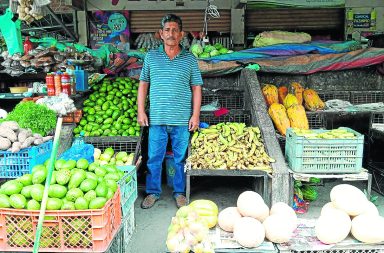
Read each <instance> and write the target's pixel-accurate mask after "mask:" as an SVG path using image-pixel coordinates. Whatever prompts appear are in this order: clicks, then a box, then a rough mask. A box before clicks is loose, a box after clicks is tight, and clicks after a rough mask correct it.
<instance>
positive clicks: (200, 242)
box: [166, 200, 218, 253]
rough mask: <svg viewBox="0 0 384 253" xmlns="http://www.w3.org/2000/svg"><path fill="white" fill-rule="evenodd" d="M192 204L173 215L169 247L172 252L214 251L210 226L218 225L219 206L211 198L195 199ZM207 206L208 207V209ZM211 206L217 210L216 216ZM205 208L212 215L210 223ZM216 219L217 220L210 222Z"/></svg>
mask: <svg viewBox="0 0 384 253" xmlns="http://www.w3.org/2000/svg"><path fill="white" fill-rule="evenodd" d="M193 203H194V204H193ZM191 204H192V205H191ZM191 204H190V205H188V206H183V207H181V208H180V209H179V210H177V212H176V216H175V217H172V221H171V224H170V225H169V227H168V235H167V241H166V245H167V248H168V250H169V251H170V252H171V253H176V252H191V251H193V252H194V253H214V252H215V250H214V245H213V243H212V242H211V241H210V239H209V236H208V234H209V228H210V227H214V226H215V225H216V222H217V212H218V208H217V206H216V204H215V203H214V202H212V201H209V200H195V201H194V202H192V203H191ZM207 207H208V209H206V208H207ZM211 208H213V209H215V210H216V211H215V213H216V217H214V216H215V215H214V213H211V211H212V209H211ZM205 210H208V213H210V214H211V215H212V216H211V218H209V221H208V223H207V216H206V214H205ZM213 211H214V210H213ZM212 218H213V219H212ZM214 219H216V222H215V223H211V224H209V222H212V221H213V220H214Z"/></svg>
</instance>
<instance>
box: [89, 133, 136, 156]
mask: <svg viewBox="0 0 384 253" xmlns="http://www.w3.org/2000/svg"><path fill="white" fill-rule="evenodd" d="M140 139H141V138H140V137H137V136H116V137H110V136H101V137H85V138H84V141H85V142H86V143H89V144H92V145H93V146H94V147H95V148H98V149H101V150H104V149H106V148H108V147H111V148H113V149H114V150H115V152H120V151H125V152H128V153H133V152H135V151H136V146H137V143H138V142H139V141H140Z"/></svg>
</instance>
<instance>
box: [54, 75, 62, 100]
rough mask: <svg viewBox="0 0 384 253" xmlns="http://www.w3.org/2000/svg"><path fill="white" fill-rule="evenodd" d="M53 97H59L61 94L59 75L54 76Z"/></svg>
mask: <svg viewBox="0 0 384 253" xmlns="http://www.w3.org/2000/svg"><path fill="white" fill-rule="evenodd" d="M54 78H55V79H54V80H55V95H56V96H59V95H60V93H61V73H56V74H55V77H54Z"/></svg>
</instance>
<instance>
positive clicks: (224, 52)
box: [219, 47, 229, 54]
mask: <svg viewBox="0 0 384 253" xmlns="http://www.w3.org/2000/svg"><path fill="white" fill-rule="evenodd" d="M228 51H229V50H228V48H225V47H223V48H220V50H219V53H220V54H226V53H228Z"/></svg>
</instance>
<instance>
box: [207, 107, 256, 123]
mask: <svg viewBox="0 0 384 253" xmlns="http://www.w3.org/2000/svg"><path fill="white" fill-rule="evenodd" d="M200 122H205V123H208V124H209V125H215V124H218V123H222V122H223V123H225V122H238V123H245V124H246V125H247V126H249V125H251V112H250V111H244V110H239V111H231V112H230V113H228V114H226V115H222V116H219V117H216V116H215V115H213V113H211V112H210V113H205V112H204V113H203V112H202V113H201V114H200Z"/></svg>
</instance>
